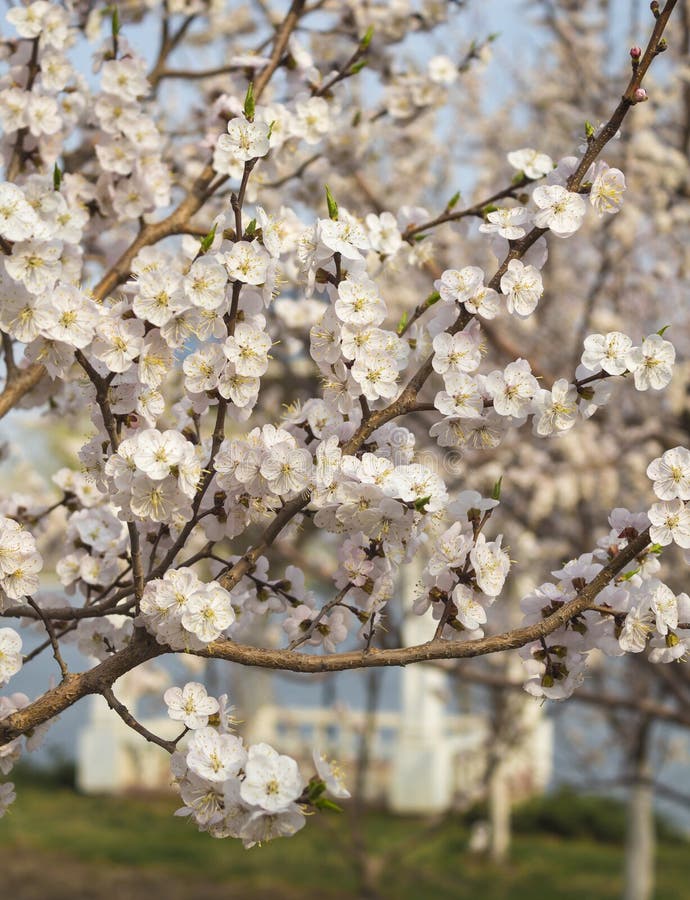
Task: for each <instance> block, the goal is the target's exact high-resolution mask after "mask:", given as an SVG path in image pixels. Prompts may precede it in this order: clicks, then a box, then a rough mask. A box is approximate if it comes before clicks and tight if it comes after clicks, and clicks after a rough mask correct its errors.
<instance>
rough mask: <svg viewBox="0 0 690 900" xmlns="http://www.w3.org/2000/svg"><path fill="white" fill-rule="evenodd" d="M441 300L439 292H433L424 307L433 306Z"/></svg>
mask: <svg viewBox="0 0 690 900" xmlns="http://www.w3.org/2000/svg"><path fill="white" fill-rule="evenodd" d="M440 299H441V295H440V294H439V292H438V291H432V292H431V293H430V294H429V296H428V297H427V298H426V300H425V301H424V306H433V305H434V303H438V301H439V300H440Z"/></svg>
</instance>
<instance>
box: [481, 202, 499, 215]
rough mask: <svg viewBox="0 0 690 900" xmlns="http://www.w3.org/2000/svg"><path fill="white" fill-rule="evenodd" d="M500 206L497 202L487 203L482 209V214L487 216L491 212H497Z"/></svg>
mask: <svg viewBox="0 0 690 900" xmlns="http://www.w3.org/2000/svg"><path fill="white" fill-rule="evenodd" d="M497 209H498V207H497V206H496V204H495V203H487V205H486V206H485V207H484V208H483V209H482V215H483V216H484V218H486V217H487V216H488V215H489V213H492V212H496V210H497Z"/></svg>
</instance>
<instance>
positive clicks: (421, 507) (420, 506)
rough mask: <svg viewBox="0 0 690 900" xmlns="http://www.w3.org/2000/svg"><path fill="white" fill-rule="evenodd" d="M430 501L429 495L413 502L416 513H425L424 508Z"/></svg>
mask: <svg viewBox="0 0 690 900" xmlns="http://www.w3.org/2000/svg"><path fill="white" fill-rule="evenodd" d="M430 500H431V495H429V496H428V497H418V498H417V499H416V500H415V501H414V508H415V509H416V510H417V512H426V510H425V509H424V507H425V506H426V505H427V504H428V503H429V501H430Z"/></svg>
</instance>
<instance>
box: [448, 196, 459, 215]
mask: <svg viewBox="0 0 690 900" xmlns="http://www.w3.org/2000/svg"><path fill="white" fill-rule="evenodd" d="M459 199H460V191H456V192H455V193H454V194H453V196H452V197H451V198H450V200H449V201H448V203H446V209H447V210H448V212H450V211H451V209H454V208H455V207H456V206H457V205H458V200H459Z"/></svg>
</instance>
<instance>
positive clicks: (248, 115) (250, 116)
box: [244, 81, 256, 122]
mask: <svg viewBox="0 0 690 900" xmlns="http://www.w3.org/2000/svg"><path fill="white" fill-rule="evenodd" d="M255 112H256V103H255V102H254V82H253V81H250V82H249V84H248V85H247V93H246V94H245V97H244V117H245V119H246V120H247V121H248V122H253V121H254V113H255Z"/></svg>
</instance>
